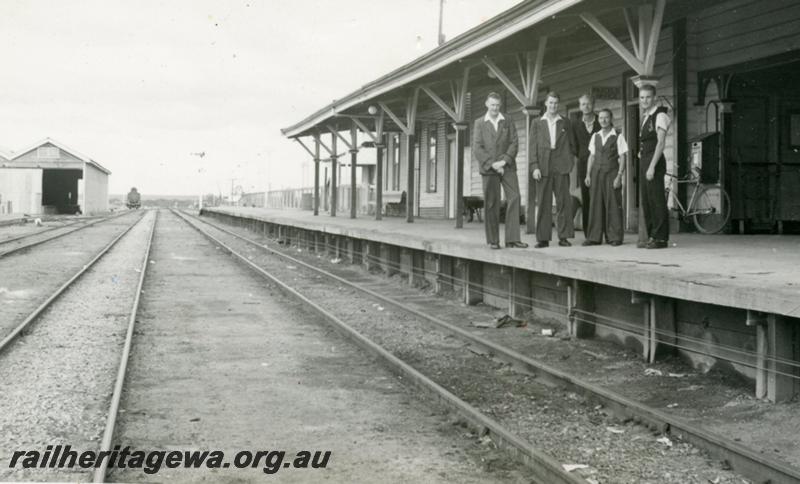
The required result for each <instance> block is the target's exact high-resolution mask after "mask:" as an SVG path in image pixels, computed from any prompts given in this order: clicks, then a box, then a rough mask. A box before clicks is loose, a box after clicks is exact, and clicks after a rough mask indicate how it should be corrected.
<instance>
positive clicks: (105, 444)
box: [93, 210, 158, 482]
mask: <svg viewBox="0 0 800 484" xmlns="http://www.w3.org/2000/svg"><path fill="white" fill-rule="evenodd" d="M157 222H158V210H156V214H155V216H154V217H153V226H152V227H150V235H149V237H148V239H147V248H146V249H145V251H144V258H143V259H142V266H141V269H140V271H139V282H138V284H137V285H136V295H135V296H134V298H133V304H132V305H131V311H130V315H129V316H128V331H127V333H126V334H125V344H124V346H123V347H122V356H121V357H120V361H119V369H118V370H117V379H116V381H115V382H114V393H113V394H112V396H111V404H110V405H109V407H108V416H107V418H106V426H105V429H104V431H103V440H102V442H101V443H100V452H108V451H110V450H111V444H112V441H113V439H114V429H115V427H116V425H117V414H118V413H119V404H120V401H121V400H122V388H123V386H124V385H125V375H126V374H127V372H128V359H129V357H130V354H131V346H132V345H133V331H134V328H135V326H136V314H137V313H138V312H139V301H140V300H141V296H142V287H143V286H144V277H145V273H146V272H147V267H148V264H149V261H150V249H151V248H152V246H153V237H154V235H155V233H156V223H157ZM98 455H101V454H98ZM107 470H108V460H107V459H103V460H102V461H101V463H100V466H99V467H96V468H95V471H94V478H93V482H105V478H106V472H107Z"/></svg>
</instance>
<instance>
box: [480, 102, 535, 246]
mask: <svg viewBox="0 0 800 484" xmlns="http://www.w3.org/2000/svg"><path fill="white" fill-rule="evenodd" d="M500 103H501V101H500V95H499V94H497V93H494V92H492V93H489V95H488V96H487V97H486V115H485V116H484V117H482V118H478V119H476V120H475V126H474V129H473V130H472V156H473V157H474V158H475V159H476V160H478V163H480V165H479V171H480V173H481V178H483V199H484V205H485V206H484V214H485V216H486V217H485V220H484V223H485V226H484V227H485V229H486V243H487V244H489V247H490V248H492V249H499V248H500V185H502V186H503V190H504V191H505V193H506V220H505V224H506V247H518V248H521V249H524V248H526V247H528V244H526V243H524V242H522V241H520V233H519V181H518V180H517V164H516V161H515V158H516V156H517V149H518V147H519V141H518V137H517V128H516V126H514V122H513V121H512V120H511V119H510V118H509V119H506V117H505V116H503V115H502V114H501V113H500Z"/></svg>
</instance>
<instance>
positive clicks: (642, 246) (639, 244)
mask: <svg viewBox="0 0 800 484" xmlns="http://www.w3.org/2000/svg"><path fill="white" fill-rule="evenodd" d="M652 242H653V238H652V237H650V238H649V239H647V242H642V241H639V242H636V248H637V249H646V248H647V246H648V245H649V244H651V243H652Z"/></svg>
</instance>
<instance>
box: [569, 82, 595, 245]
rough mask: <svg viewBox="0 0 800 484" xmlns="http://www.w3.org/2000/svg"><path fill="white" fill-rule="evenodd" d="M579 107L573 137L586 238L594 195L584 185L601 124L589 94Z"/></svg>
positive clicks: (581, 100)
mask: <svg viewBox="0 0 800 484" xmlns="http://www.w3.org/2000/svg"><path fill="white" fill-rule="evenodd" d="M578 103H579V104H578V106H579V109H580V111H581V113H580V114H579V117H578V119H577V120H575V122H574V123H573V124H574V125H573V129H572V135H573V137H574V140H573V143H574V144H575V149H576V150H577V151H578V184H579V185H580V188H581V222H582V223H581V228H582V229H583V234H584V236H585V235H586V231H587V230H589V229H588V227H589V213H590V211H591V201H592V194H591V190H589V186H588V185H586V184H585V183H584V181H585V180H586V175H587V174H588V171H587V169H586V166H587V162H588V160H589V139H590V138H591V137H592V135H594V134H595V133H596V132H598V131H600V123H599V122H598V120H597V115H596V114H595V112H594V98H592V96H591V95H589V94H584V95H583V96H581V97H580V99H578Z"/></svg>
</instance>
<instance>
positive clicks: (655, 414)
mask: <svg viewBox="0 0 800 484" xmlns="http://www.w3.org/2000/svg"><path fill="white" fill-rule="evenodd" d="M181 215H182V216H183V217H184V218H185V219H186V220H187V221H189V222H190V223H193V225H194V226H195V228H196V229H197V230H199V231H201V233H204V234H205V235H206V236H207V237H210V238H212V239H213V240H215V241H216V243H219V244H220V245H222V246H223V247H225V248H226V250H230V251H231V252H232V253H234V251H233V249H232V248H230V247H229V246H228V245H225V244H224V243H223V242H222V241H221V240H219V239H217V238H213V236H211V235H210V234H208V233H206V232H205V231H203V229H201V227H200V226H201V225H204V226H207V227H213V229H215V230H218V231H220V232H222V233H224V234H227V235H230V236H232V237H234V238H235V239H236V240H239V241H241V242H244V243H246V244H247V245H249V246H251V247H257V248H258V249H259V250H262V251H266V252H267V253H269V254H271V255H275V256H278V257H280V258H281V259H283V260H284V261H287V262H289V263H291V264H292V265H293V266H295V267H302V268H304V269H308V270H311V271H313V272H315V273H316V274H319V275H321V276H323V277H324V278H326V279H328V280H330V281H335V282H336V283H337V284H340V285H345V286H347V287H349V288H352V289H354V290H356V291H358V292H360V293H363V294H366V295H368V296H370V297H371V298H373V299H375V300H378V301H381V302H382V303H385V304H387V305H390V306H392V307H394V308H396V309H398V310H400V311H401V312H403V313H406V314H410V315H413V316H414V317H416V318H419V319H422V320H424V321H427V322H428V323H430V324H432V325H434V326H435V327H437V328H438V329H440V330H443V331H446V332H448V333H449V334H452V335H454V336H456V337H458V338H460V339H461V340H463V341H466V342H468V343H469V344H470V345H472V346H475V347H478V348H480V349H481V350H483V351H485V352H486V353H488V354H491V355H493V356H495V357H497V358H498V359H500V360H502V361H505V362H507V363H509V364H511V365H513V366H514V367H515V368H519V369H522V370H523V371H527V372H529V373H531V374H533V375H535V376H536V379H537V380H538V381H542V382H546V383H548V384H551V385H558V386H559V387H561V388H565V389H568V390H569V391H572V392H575V393H577V394H580V395H582V396H583V397H585V398H586V399H587V400H589V401H591V402H597V403H600V404H601V405H603V406H605V407H606V408H608V409H609V410H611V411H612V412H613V413H614V415H616V416H617V417H618V418H620V419H623V420H626V419H633V420H635V421H637V422H640V423H642V424H644V425H646V426H648V427H650V428H653V429H657V430H658V431H660V432H662V433H663V434H664V435H667V436H670V437H672V438H674V439H677V440H680V441H684V442H689V443H691V444H693V445H695V446H697V447H698V448H701V449H704V450H705V451H706V452H708V453H709V454H710V455H711V456H713V457H714V458H715V459H718V460H720V461H722V462H724V463H726V464H727V465H729V466H730V467H731V468H733V469H734V470H735V471H736V472H738V473H739V474H741V475H744V476H746V477H748V478H750V479H753V480H755V481H756V482H771V483H796V482H800V473H799V472H798V470H797V469H795V468H793V467H791V466H788V465H786V464H783V463H782V462H778V461H775V460H774V459H771V458H769V457H767V456H765V455H764V454H763V453H759V452H757V451H755V450H753V449H750V448H748V447H745V446H743V445H741V444H739V443H737V442H735V441H733V440H731V439H728V438H725V437H723V436H721V435H718V434H715V433H714V432H713V431H709V430H707V429H703V428H699V427H697V426H696V425H695V424H691V423H689V422H688V421H684V420H683V419H681V418H679V417H676V416H673V415H669V414H666V413H664V412H662V411H660V410H658V409H655V408H652V407H649V406H647V405H644V404H642V403H640V402H636V401H633V400H631V399H628V398H626V397H624V396H622V395H619V394H617V393H615V392H612V391H609V390H607V389H605V388H603V387H600V386H598V385H594V384H592V383H589V382H586V381H582V380H581V379H580V378H577V377H575V376H574V375H570V374H567V373H565V372H562V371H560V370H558V369H556V368H553V367H551V366H548V365H546V364H544V363H542V362H539V361H536V360H535V359H533V358H530V357H528V356H526V355H523V354H520V353H518V352H515V351H514V350H511V349H509V348H506V347H504V346H501V345H499V344H497V343H495V342H492V341H490V340H488V339H486V338H484V337H481V336H480V335H477V334H474V333H472V332H469V331H466V330H464V329H462V328H460V327H458V326H456V325H454V324H451V323H449V322H447V321H444V320H442V319H441V318H438V317H435V316H432V315H430V314H427V313H425V312H424V311H420V310H418V309H416V308H414V307H411V306H410V305H408V304H405V303H404V302H403V301H401V300H397V299H394V298H392V297H389V296H386V295H385V294H381V293H379V292H376V291H374V290H371V289H369V288H367V287H364V286H363V285H361V284H359V283H357V282H353V281H350V280H348V279H346V278H343V277H340V276H338V275H336V274H332V273H330V272H328V271H325V270H323V269H321V268H319V267H316V266H314V265H311V264H308V263H306V262H304V261H302V260H299V259H297V258H295V257H291V256H289V255H287V254H285V253H283V252H281V251H278V250H275V249H272V248H270V247H268V246H266V245H264V244H261V243H259V242H257V241H254V240H252V239H249V238H247V237H244V236H242V235H240V234H238V233H236V232H234V231H231V230H229V229H227V228H224V227H221V226H219V225H217V224H213V223H210V222H208V221H205V220H201V219H199V218H197V217H194V216H190V215H188V214H181ZM235 255H236V256H237V257H238V258H240V259H241V260H242V261H243V262H245V263H246V264H247V265H249V266H251V267H253V269H255V270H256V271H257V272H263V271H264V269H263V268H261V267H258V266H256V265H255V264H254V263H253V262H252V261H251V260H249V259H248V258H246V257H244V256H242V255H241V254H239V253H235ZM263 275H264V276H265V277H268V278H270V279H272V277H273V276H270V275H268V274H266V273H264V274H263ZM286 290H287V291H288V292H290V293H293V294H294V292H293V291H294V290H293V289H291V288H289V287H288V286H287V287H286ZM297 296H298V297H303V296H302V295H300V294H299V293H298V294H297ZM311 304H313V303H311ZM318 311H325V310H324V309H322V308H319V309H318ZM326 318H328V319H329V320H331V319H330V317H328V316H327V315H326ZM340 323H341V322H339V323H335V324H340ZM341 324H344V323H341ZM390 364H392V363H391V362H390ZM432 391H435V390H432ZM512 447H513V444H512ZM518 450H519V449H518Z"/></svg>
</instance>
